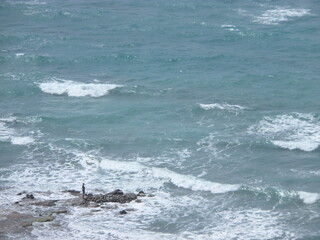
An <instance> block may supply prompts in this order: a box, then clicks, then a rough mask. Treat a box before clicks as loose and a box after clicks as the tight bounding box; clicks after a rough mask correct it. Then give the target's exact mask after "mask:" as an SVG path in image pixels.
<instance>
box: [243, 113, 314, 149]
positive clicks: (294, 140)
mask: <svg viewBox="0 0 320 240" xmlns="http://www.w3.org/2000/svg"><path fill="white" fill-rule="evenodd" d="M248 132H249V133H250V134H258V135H260V136H263V137H264V138H266V139H267V140H268V141H270V142H271V143H272V144H274V145H276V146H278V147H281V148H285V149H289V150H294V149H299V150H302V151H307V152H310V151H314V150H316V149H317V148H318V147H319V145H320V122H319V120H318V119H316V118H315V117H314V116H313V115H311V114H301V113H292V114H288V115H277V116H275V117H265V118H264V119H263V120H261V121H260V122H259V124H257V125H254V126H251V127H249V129H248Z"/></svg>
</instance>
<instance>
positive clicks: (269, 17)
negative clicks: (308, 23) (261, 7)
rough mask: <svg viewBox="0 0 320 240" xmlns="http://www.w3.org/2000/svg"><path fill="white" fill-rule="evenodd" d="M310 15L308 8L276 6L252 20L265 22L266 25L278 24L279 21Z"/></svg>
mask: <svg viewBox="0 0 320 240" xmlns="http://www.w3.org/2000/svg"><path fill="white" fill-rule="evenodd" d="M306 15H310V10H309V9H304V8H300V9H296V8H276V9H271V10H266V11H265V12H263V13H262V14H261V15H260V16H257V17H255V18H254V22H257V23H261V24H267V25H278V24H279V23H280V22H287V21H289V20H290V19H291V18H294V17H303V16H306Z"/></svg>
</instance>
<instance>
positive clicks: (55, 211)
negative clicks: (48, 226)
mask: <svg viewBox="0 0 320 240" xmlns="http://www.w3.org/2000/svg"><path fill="white" fill-rule="evenodd" d="M64 213H68V210H67V209H64V208H63V209H57V210H53V211H50V212H49V214H48V215H53V214H64Z"/></svg>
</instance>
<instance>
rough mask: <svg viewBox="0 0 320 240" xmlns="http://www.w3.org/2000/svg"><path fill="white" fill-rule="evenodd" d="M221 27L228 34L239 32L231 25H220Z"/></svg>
mask: <svg viewBox="0 0 320 240" xmlns="http://www.w3.org/2000/svg"><path fill="white" fill-rule="evenodd" d="M221 27H222V28H225V29H227V30H228V31H230V32H234V31H239V29H238V28H237V27H236V26H235V25H231V24H223V25H221Z"/></svg>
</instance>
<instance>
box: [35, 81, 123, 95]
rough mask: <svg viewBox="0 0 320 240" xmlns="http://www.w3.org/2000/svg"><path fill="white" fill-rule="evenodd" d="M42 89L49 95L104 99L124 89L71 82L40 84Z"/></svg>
mask: <svg viewBox="0 0 320 240" xmlns="http://www.w3.org/2000/svg"><path fill="white" fill-rule="evenodd" d="M39 87H40V89H41V90H42V91H43V92H45V93H49V94H57V95H62V94H67V95H68V96H70V97H85V96H90V97H102V96H104V95H107V94H108V93H109V92H110V91H111V90H113V89H115V88H117V87H122V85H117V84H101V83H79V82H74V81H70V80H60V81H57V80H54V81H52V82H45V83H40V84H39Z"/></svg>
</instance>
